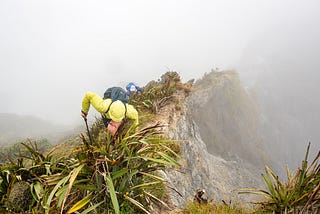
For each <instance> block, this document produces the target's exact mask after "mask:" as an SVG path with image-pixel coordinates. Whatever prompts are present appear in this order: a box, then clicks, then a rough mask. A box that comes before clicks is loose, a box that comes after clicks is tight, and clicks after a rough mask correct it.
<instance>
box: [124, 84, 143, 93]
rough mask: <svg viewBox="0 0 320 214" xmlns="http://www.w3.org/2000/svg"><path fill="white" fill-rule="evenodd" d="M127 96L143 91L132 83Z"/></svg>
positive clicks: (128, 86) (129, 85) (128, 87)
mask: <svg viewBox="0 0 320 214" xmlns="http://www.w3.org/2000/svg"><path fill="white" fill-rule="evenodd" d="M126 89H127V94H128V95H130V94H131V93H135V92H138V91H141V89H142V88H141V87H139V86H137V85H136V84H134V83H133V82H130V83H129V84H128V85H127V86H126Z"/></svg>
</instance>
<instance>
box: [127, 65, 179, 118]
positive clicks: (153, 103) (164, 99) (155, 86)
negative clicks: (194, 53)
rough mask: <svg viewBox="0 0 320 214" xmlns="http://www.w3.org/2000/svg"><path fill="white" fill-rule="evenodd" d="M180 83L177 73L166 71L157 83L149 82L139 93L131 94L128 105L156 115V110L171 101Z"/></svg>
mask: <svg viewBox="0 0 320 214" xmlns="http://www.w3.org/2000/svg"><path fill="white" fill-rule="evenodd" d="M179 84H181V83H180V76H179V74H178V73H177V72H174V71H168V72H166V73H165V74H163V75H162V76H161V79H160V80H158V81H151V82H149V83H148V84H147V85H146V86H145V87H144V88H143V90H142V92H141V93H136V94H133V95H132V96H131V97H130V103H132V104H133V105H134V106H136V107H137V109H138V110H139V111H150V112H151V113H157V112H158V110H159V109H160V108H161V107H163V106H164V105H166V104H167V103H168V102H169V101H170V100H172V99H173V94H174V92H175V91H176V90H177V86H178V85H179Z"/></svg>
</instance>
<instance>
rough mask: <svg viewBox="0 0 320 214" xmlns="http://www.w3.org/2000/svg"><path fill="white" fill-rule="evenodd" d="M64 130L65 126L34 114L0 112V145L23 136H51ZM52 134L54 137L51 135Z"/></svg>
mask: <svg viewBox="0 0 320 214" xmlns="http://www.w3.org/2000/svg"><path fill="white" fill-rule="evenodd" d="M63 131H65V127H62V126H58V125H54V124H52V123H50V122H48V121H45V120H42V119H39V118H37V117H34V116H22V115H17V114H8V113H0V145H1V144H10V143H14V142H15V141H17V140H21V139H25V138H41V137H46V138H51V139H54V138H56V137H57V135H56V134H57V133H60V132H63ZM53 136H54V137H53Z"/></svg>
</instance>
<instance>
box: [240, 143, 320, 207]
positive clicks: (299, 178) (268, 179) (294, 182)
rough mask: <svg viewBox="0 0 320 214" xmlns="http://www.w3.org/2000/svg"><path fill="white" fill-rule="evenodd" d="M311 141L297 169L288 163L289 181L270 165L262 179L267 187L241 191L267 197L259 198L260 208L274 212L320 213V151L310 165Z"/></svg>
mask: <svg viewBox="0 0 320 214" xmlns="http://www.w3.org/2000/svg"><path fill="white" fill-rule="evenodd" d="M309 149H310V143H309V145H308V147H307V151H306V155H305V159H304V160H303V161H302V165H301V167H300V168H298V169H297V170H296V171H295V172H294V173H291V172H290V170H289V169H288V167H287V181H286V182H282V181H280V179H279V177H278V176H277V175H276V174H275V173H274V172H273V171H272V170H271V169H270V168H269V167H268V166H266V168H265V171H266V174H263V175H262V180H263V182H264V184H265V187H266V190H263V189H257V188H247V189H242V191H241V192H240V193H246V194H248V193H249V194H257V195H261V196H263V197H264V198H265V200H264V201H262V202H258V203H257V204H258V205H260V209H261V210H262V211H265V212H272V213H317V212H319V206H320V164H319V159H320V151H319V152H318V154H317V156H316V157H315V159H314V160H313V161H312V162H311V164H310V165H308V154H309Z"/></svg>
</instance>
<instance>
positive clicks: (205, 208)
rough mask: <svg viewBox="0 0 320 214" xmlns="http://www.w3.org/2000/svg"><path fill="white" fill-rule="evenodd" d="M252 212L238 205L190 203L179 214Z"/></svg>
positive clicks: (241, 213) (235, 213)
mask: <svg viewBox="0 0 320 214" xmlns="http://www.w3.org/2000/svg"><path fill="white" fill-rule="evenodd" d="M252 212H253V211H252V210H248V208H244V207H241V206H240V205H238V204H235V205H231V204H230V205H228V204H225V203H220V204H215V203H213V202H210V203H197V202H189V203H188V204H187V206H186V207H185V208H183V210H182V211H180V212H179V214H208V213H216V214H249V213H252Z"/></svg>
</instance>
